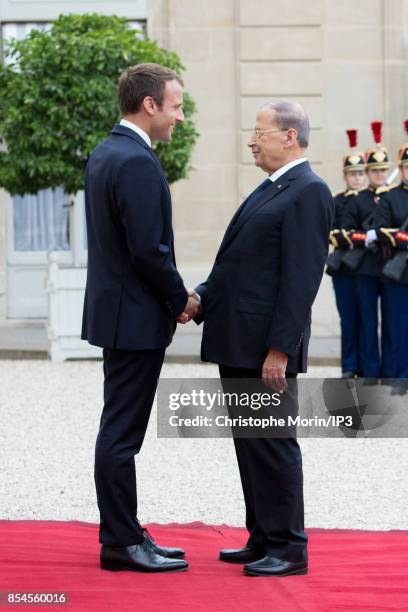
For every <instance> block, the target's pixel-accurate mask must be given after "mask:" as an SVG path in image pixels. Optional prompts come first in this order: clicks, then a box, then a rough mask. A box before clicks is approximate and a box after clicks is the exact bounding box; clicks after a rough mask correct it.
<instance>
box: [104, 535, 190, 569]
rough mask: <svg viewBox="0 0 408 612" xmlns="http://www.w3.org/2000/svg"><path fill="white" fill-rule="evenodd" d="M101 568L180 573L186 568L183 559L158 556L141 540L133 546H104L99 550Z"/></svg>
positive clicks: (186, 564)
mask: <svg viewBox="0 0 408 612" xmlns="http://www.w3.org/2000/svg"><path fill="white" fill-rule="evenodd" d="M101 568H102V569H106V570H111V571H120V570H131V571H136V572H180V571H183V570H186V569H187V568H188V563H187V562H186V561H184V560H183V559H168V558H166V557H162V556H161V555H158V554H157V553H156V552H155V551H154V550H152V547H151V546H150V545H149V544H147V543H146V540H143V542H142V543H141V544H134V545H133V546H106V545H105V544H104V545H102V548H101Z"/></svg>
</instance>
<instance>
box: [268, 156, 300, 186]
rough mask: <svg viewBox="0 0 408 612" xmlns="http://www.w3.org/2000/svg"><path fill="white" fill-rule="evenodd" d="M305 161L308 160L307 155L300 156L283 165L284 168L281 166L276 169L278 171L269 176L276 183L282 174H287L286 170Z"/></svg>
mask: <svg viewBox="0 0 408 612" xmlns="http://www.w3.org/2000/svg"><path fill="white" fill-rule="evenodd" d="M305 161H307V159H306V157H300V158H299V159H295V160H294V161H291V162H289V163H288V164H285V165H284V166H282V168H279V170H276V172H274V173H273V174H271V175H270V176H269V177H268V178H269V180H270V181H272V183H274V182H275V181H277V180H278V178H280V177H281V176H282V174H285V172H287V171H288V170H291V168H294V167H295V166H297V165H298V164H302V163H303V162H305Z"/></svg>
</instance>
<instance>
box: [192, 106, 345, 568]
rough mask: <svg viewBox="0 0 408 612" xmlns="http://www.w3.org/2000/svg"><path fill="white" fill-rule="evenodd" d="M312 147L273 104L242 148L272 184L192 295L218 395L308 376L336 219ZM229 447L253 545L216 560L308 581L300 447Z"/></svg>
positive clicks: (246, 208) (302, 127)
mask: <svg viewBox="0 0 408 612" xmlns="http://www.w3.org/2000/svg"><path fill="white" fill-rule="evenodd" d="M308 138H309V122H308V118H307V116H306V114H305V112H304V110H303V109H302V107H300V106H299V105H298V104H293V103H290V102H285V101H278V102H274V103H270V104H268V105H266V106H264V107H262V108H261V109H260V111H259V112H258V114H257V117H256V126H255V129H254V131H253V133H252V135H251V138H250V141H249V143H248V144H249V147H250V148H251V150H252V153H253V156H254V159H255V164H256V165H257V166H258V167H260V168H261V169H262V170H264V171H265V172H266V173H267V174H268V178H267V179H266V180H265V181H264V182H263V183H262V184H261V185H260V186H259V187H258V188H257V189H256V190H255V191H254V192H253V193H252V194H251V195H250V196H249V197H248V198H247V199H246V200H245V201H244V203H243V204H242V205H241V206H240V208H239V209H238V210H237V212H236V214H235V215H234V217H233V218H232V220H231V222H230V224H229V226H228V228H227V231H226V233H225V235H224V239H223V241H222V243H221V246H220V248H219V251H218V254H217V257H216V260H215V264H214V266H213V269H212V271H211V273H210V276H209V277H208V279H207V281H206V282H205V283H203V284H202V285H200V286H198V287H197V288H196V291H197V293H198V294H199V295H200V296H201V304H202V308H203V315H202V318H203V319H204V330H203V339H202V359H203V361H211V362H214V363H217V364H219V371H220V377H221V380H222V382H223V388H224V390H225V389H226V388H227V389H228V391H230V390H231V385H230V384H228V380H229V379H241V380H242V379H245V378H246V379H254V378H258V379H262V380H263V381H264V382H265V383H266V384H267V386H268V387H271V388H272V389H275V390H277V391H280V392H283V391H284V390H285V389H286V388H287V381H286V377H291V378H292V379H293V378H296V375H297V373H298V372H305V371H306V362H307V349H308V343H309V337H310V321H311V319H310V316H311V307H312V304H313V301H314V299H315V296H316V293H317V290H318V288H319V285H320V282H321V278H322V274H323V270H324V264H325V261H326V256H327V251H328V236H329V232H330V229H331V224H332V219H333V213H334V207H333V200H332V196H331V193H330V190H329V189H328V187H327V185H326V184H325V183H324V182H323V181H322V180H321V179H320V178H319V177H318V176H317V175H316V174H314V172H312V170H311V168H310V166H309V163H308V162H307V160H306V158H305V157H304V155H305V150H306V147H307V146H308ZM200 320H201V317H197V318H196V322H200ZM239 382H240V381H238V383H239ZM293 382H294V385H292V389H294V390H295V402H296V408H297V399H296V381H295V380H294V381H293ZM248 383H249V387H251V381H248ZM238 386H240V388H241V389H242V386H241V385H238ZM234 443H235V449H236V454H237V459H238V466H239V471H240V477H241V482H242V487H243V493H244V499H245V506H246V525H247V528H248V531H249V539H248V542H247V544H246V545H245V547H244V548H242V549H239V550H223V551H221V553H220V559H221V560H223V561H227V562H232V563H246V565H245V568H244V571H245V573H246V574H249V575H263V576H286V575H290V574H304V573H306V572H307V537H306V534H305V532H304V518H303V514H304V512H303V484H302V459H301V452H300V448H299V445H298V443H297V440H296V439H295V438H294V437H291V438H258V439H256V438H249V437H248V438H235V439H234Z"/></svg>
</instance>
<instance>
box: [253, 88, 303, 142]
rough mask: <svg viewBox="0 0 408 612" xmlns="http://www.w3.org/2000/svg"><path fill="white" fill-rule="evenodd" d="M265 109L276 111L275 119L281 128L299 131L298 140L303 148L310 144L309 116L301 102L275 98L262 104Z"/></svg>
mask: <svg viewBox="0 0 408 612" xmlns="http://www.w3.org/2000/svg"><path fill="white" fill-rule="evenodd" d="M262 108H264V109H268V110H271V111H274V112H275V113H276V116H274V118H273V119H274V121H275V123H276V125H277V126H278V127H279V128H280V129H281V130H289V129H290V128H293V129H295V130H296V132H297V141H298V143H299V146H300V147H302V149H306V148H307V146H308V145H309V134H310V126H309V117H308V116H307V115H306V112H305V110H304V108H303V107H302V106H300V104H298V103H297V102H288V101H287V100H274V101H272V102H268V103H267V104H264V105H263V106H262Z"/></svg>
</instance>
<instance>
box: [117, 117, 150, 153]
mask: <svg viewBox="0 0 408 612" xmlns="http://www.w3.org/2000/svg"><path fill="white" fill-rule="evenodd" d="M119 125H123V127H127V128H129V129H130V130H133V131H134V132H136V134H138V135H139V136H140V138H143V140H144V141H145V143H146V144H148V145H149V147H151V146H152V141H151V140H150V136H149V135H148V134H146V132H145V131H144V130H142V128H140V127H139V126H138V125H136V124H135V123H132V122H131V121H128V120H127V119H121V120H120V122H119Z"/></svg>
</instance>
